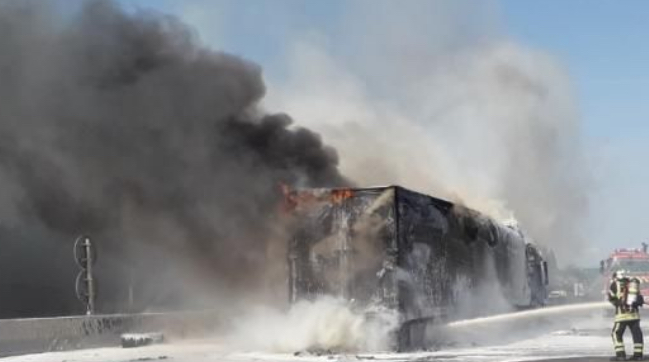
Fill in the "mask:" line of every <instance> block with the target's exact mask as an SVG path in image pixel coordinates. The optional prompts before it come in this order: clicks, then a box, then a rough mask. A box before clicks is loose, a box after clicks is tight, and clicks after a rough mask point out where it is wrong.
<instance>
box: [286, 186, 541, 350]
mask: <svg viewBox="0 0 649 362" xmlns="http://www.w3.org/2000/svg"><path fill="white" fill-rule="evenodd" d="M286 200H287V205H288V207H289V210H290V213H291V215H292V218H293V228H292V230H293V232H292V234H291V239H290V241H289V248H288V265H289V280H288V282H289V300H290V301H291V302H297V301H299V300H301V299H310V300H313V299H316V298H318V297H319V296H322V295H330V296H335V297H339V298H343V299H345V300H349V301H353V302H354V304H355V305H357V306H361V307H363V306H368V305H380V306H382V307H385V308H390V309H393V310H396V311H398V312H399V316H400V320H401V326H402V327H401V331H400V333H399V338H398V342H397V346H395V347H396V348H398V349H409V348H415V347H421V346H420V345H421V344H424V343H425V342H424V341H423V338H424V336H423V334H425V331H424V329H425V325H427V324H431V323H433V324H438V323H446V322H449V321H452V320H456V319H462V318H469V317H477V316H482V315H488V314H493V313H498V312H504V311H507V310H511V309H515V308H531V307H537V306H541V305H544V304H545V301H546V298H547V277H548V276H547V265H546V263H545V261H544V260H543V256H542V255H541V252H540V251H539V250H538V249H537V248H536V247H535V246H534V244H533V243H531V242H530V240H529V239H527V238H526V237H525V235H524V234H523V233H522V232H521V231H520V230H519V229H518V228H517V227H514V226H505V225H503V224H501V223H498V222H496V221H495V220H493V219H491V218H489V217H487V216H485V215H482V214H480V213H478V212H476V211H473V210H471V209H468V208H466V207H463V206H460V205H455V204H453V203H450V202H448V201H445V200H441V199H438V198H434V197H431V196H427V195H424V194H420V193H417V192H413V191H410V190H407V189H405V188H402V187H399V186H387V187H375V188H355V189H305V190H292V191H290V192H288V193H287V195H286Z"/></svg>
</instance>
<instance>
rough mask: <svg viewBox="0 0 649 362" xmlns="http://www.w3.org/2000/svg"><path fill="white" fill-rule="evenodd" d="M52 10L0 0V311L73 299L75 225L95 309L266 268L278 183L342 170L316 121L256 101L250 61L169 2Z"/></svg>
mask: <svg viewBox="0 0 649 362" xmlns="http://www.w3.org/2000/svg"><path fill="white" fill-rule="evenodd" d="M55 10H56V9H55V8H53V6H52V5H51V4H50V5H44V2H36V1H27V2H23V1H20V2H10V1H6V2H1V3H0V244H1V245H2V247H1V248H0V249H1V251H0V317H12V316H34V315H55V314H68V313H76V312H79V311H81V310H82V305H81V303H79V302H78V301H76V300H75V296H74V292H73V289H74V288H73V287H74V277H75V274H76V266H75V265H74V262H73V259H72V251H71V247H72V242H73V240H74V238H75V237H76V236H77V235H79V234H81V233H86V234H89V235H90V236H91V237H92V239H93V240H94V241H95V242H96V243H97V245H99V258H98V263H97V271H98V273H99V275H98V277H99V301H98V302H99V308H100V310H101V311H103V312H112V311H118V310H123V309H124V308H125V303H126V300H127V294H128V291H127V289H128V288H126V287H125V286H126V285H128V284H129V283H131V282H132V283H133V285H135V286H136V288H135V301H136V302H135V304H136V307H135V308H136V309H140V310H141V309H143V308H149V307H156V306H166V307H169V306H176V305H177V304H176V303H180V302H179V301H180V300H182V299H186V297H187V295H186V294H187V293H189V292H190V291H189V289H187V288H188V287H187V284H192V283H193V282H194V281H193V280H192V281H190V282H188V278H189V279H190V280H191V278H190V276H201V277H202V278H203V280H201V281H200V283H199V284H201V285H204V286H206V287H209V286H212V287H214V288H227V290H230V291H231V290H235V291H236V290H237V289H238V288H243V286H246V285H250V283H252V282H254V280H255V279H256V278H258V276H259V275H258V274H259V273H260V272H261V267H260V265H263V264H264V262H265V258H266V248H267V246H268V245H267V243H268V240H267V235H268V233H269V230H270V229H271V228H272V221H273V215H274V214H275V213H276V204H277V202H278V201H279V199H280V196H281V195H280V193H279V192H278V185H279V184H280V183H286V184H289V185H301V186H335V185H342V184H345V183H346V180H345V179H344V177H343V176H341V174H340V173H339V172H338V168H337V162H338V161H337V155H336V152H335V150H333V149H332V148H329V147H327V146H326V145H324V144H323V143H322V141H321V139H320V137H319V136H318V135H317V134H315V133H313V132H311V131H309V130H308V129H305V128H293V127H289V126H290V125H291V118H290V117H289V116H287V115H284V114H271V115H269V114H263V112H262V111H261V110H260V108H259V106H258V103H259V101H260V100H261V99H262V97H263V96H264V91H265V88H264V83H263V80H262V75H261V70H260V68H259V67H258V66H257V65H255V64H252V63H250V62H247V61H245V60H243V59H240V58H238V57H236V56H232V55H229V54H225V53H221V52H216V51H212V50H210V49H207V48H205V47H203V46H202V45H201V44H200V43H199V41H198V40H197V39H196V37H195V36H194V34H193V33H192V31H191V29H189V28H188V27H186V26H185V25H183V24H182V23H181V22H180V21H179V20H178V19H176V18H174V17H171V16H166V15H163V14H159V13H154V12H149V11H137V12H135V13H127V12H125V11H123V10H122V9H120V7H119V6H118V5H117V4H116V3H114V2H111V1H88V2H86V3H85V4H84V5H83V6H82V8H81V9H80V10H79V11H78V13H75V14H74V15H72V16H71V17H69V16H67V17H66V16H63V15H60V13H58V12H57V11H55ZM57 14H58V15H57ZM197 283H198V282H197ZM131 307H133V306H131Z"/></svg>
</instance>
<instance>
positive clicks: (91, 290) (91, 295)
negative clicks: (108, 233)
mask: <svg viewBox="0 0 649 362" xmlns="http://www.w3.org/2000/svg"><path fill="white" fill-rule="evenodd" d="M83 245H84V246H85V248H86V272H87V274H86V275H87V279H86V282H87V283H88V305H87V310H86V314H88V315H91V314H94V313H95V282H94V279H93V276H92V244H91V243H90V238H88V237H86V238H84V244H83Z"/></svg>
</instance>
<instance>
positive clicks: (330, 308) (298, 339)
mask: <svg viewBox="0 0 649 362" xmlns="http://www.w3.org/2000/svg"><path fill="white" fill-rule="evenodd" d="M397 325H398V315H397V313H396V312H394V311H388V310H385V309H380V308H378V309H377V308H373V307H369V308H364V309H363V310H355V309H354V308H353V306H352V305H351V304H350V303H349V302H346V301H342V300H339V299H334V298H332V297H322V298H320V299H318V300H316V301H313V302H310V301H301V302H298V303H296V304H295V305H293V306H292V307H291V309H290V310H289V311H288V312H281V311H279V310H275V309H270V308H266V307H264V308H259V309H257V310H255V311H253V312H252V313H249V314H248V315H246V316H244V317H242V318H237V323H236V325H235V326H234V327H233V328H234V330H233V333H232V334H231V336H230V339H229V340H228V342H229V344H230V345H231V346H233V347H236V348H244V349H249V350H262V351H269V352H283V353H293V352H297V351H331V352H352V351H387V350H390V349H391V347H392V345H391V343H392V336H393V335H392V333H393V332H394V331H395V329H396V327H397Z"/></svg>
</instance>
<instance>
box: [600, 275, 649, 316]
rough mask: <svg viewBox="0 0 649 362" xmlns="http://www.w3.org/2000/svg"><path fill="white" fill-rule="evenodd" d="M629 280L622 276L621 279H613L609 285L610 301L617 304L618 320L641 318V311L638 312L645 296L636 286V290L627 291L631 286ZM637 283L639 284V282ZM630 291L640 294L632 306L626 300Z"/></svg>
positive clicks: (616, 313)
mask: <svg viewBox="0 0 649 362" xmlns="http://www.w3.org/2000/svg"><path fill="white" fill-rule="evenodd" d="M629 282H630V281H629V279H628V278H622V279H621V280H613V281H612V282H611V285H610V287H609V291H608V301H609V302H611V304H613V305H614V306H615V321H616V322H623V321H632V320H637V319H640V313H639V312H638V307H639V306H640V305H642V304H643V303H644V298H643V297H642V295H641V294H640V291H639V290H637V289H635V288H634V290H628V291H627V288H628V287H629ZM635 285H636V286H639V283H638V284H635ZM629 291H630V292H632V293H637V295H638V299H637V300H636V303H634V304H633V305H631V306H629V305H627V302H626V298H627V295H628V294H627V293H628V292H629Z"/></svg>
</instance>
